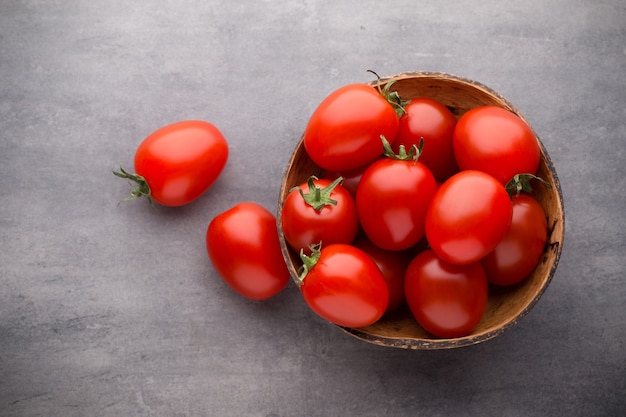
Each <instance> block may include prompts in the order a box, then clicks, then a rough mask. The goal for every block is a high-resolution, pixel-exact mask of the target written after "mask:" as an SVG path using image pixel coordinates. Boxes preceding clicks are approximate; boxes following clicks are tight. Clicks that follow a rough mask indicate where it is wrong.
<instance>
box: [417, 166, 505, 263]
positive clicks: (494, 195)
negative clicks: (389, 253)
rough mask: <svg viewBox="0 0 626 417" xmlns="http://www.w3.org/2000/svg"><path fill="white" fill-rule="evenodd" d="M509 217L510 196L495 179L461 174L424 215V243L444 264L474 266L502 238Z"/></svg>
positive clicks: (478, 173) (441, 189)
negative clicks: (425, 240) (425, 242)
mask: <svg viewBox="0 0 626 417" xmlns="http://www.w3.org/2000/svg"><path fill="white" fill-rule="evenodd" d="M512 214H513V207H512V205H511V199H510V198H509V194H508V193H507V191H506V189H505V188H504V186H503V185H502V184H500V183H499V182H498V181H497V180H496V179H495V178H494V177H492V176H491V175H489V174H486V173H484V172H481V171H473V170H468V171H461V172H459V173H458V174H455V175H453V176H452V177H450V178H449V179H448V180H447V181H446V182H444V183H443V184H442V185H441V186H440V187H439V189H438V190H437V192H436V193H435V196H434V197H433V199H432V201H431V203H430V206H429V208H428V212H427V214H426V239H427V240H428V243H429V244H430V246H431V248H432V249H433V251H435V253H436V254H437V255H438V256H439V257H440V258H441V259H443V260H444V261H446V262H449V263H452V264H458V265H462V264H469V263H473V262H477V261H479V260H480V259H481V258H483V257H484V256H486V255H487V254H488V253H489V252H491V251H492V250H493V249H494V248H495V247H496V246H497V245H498V243H500V241H501V240H502V239H503V238H504V236H505V235H506V233H507V231H508V230H509V226H510V225H511V217H512Z"/></svg>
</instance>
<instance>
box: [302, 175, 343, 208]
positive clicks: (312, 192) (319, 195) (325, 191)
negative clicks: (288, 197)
mask: <svg viewBox="0 0 626 417" xmlns="http://www.w3.org/2000/svg"><path fill="white" fill-rule="evenodd" d="M317 179H319V178H317V177H316V176H314V175H312V176H310V177H309V180H308V186H309V192H308V193H306V194H305V193H304V191H302V188H300V187H294V188H292V189H291V191H295V190H298V191H299V192H300V195H301V196H302V198H303V199H304V201H305V202H306V203H307V204H308V205H309V206H311V207H313V209H314V210H315V211H318V212H319V211H320V210H321V209H323V208H324V207H326V206H328V205H333V206H336V205H337V200H333V199H332V198H330V195H331V193H332V192H333V190H334V189H335V188H336V187H337V186H338V185H339V184H341V182H342V181H343V177H339V178H337V179H336V180H334V181H333V182H332V183H330V184H329V185H327V186H326V187H324V188H322V187H320V186H319V185H317V184H315V180H317Z"/></svg>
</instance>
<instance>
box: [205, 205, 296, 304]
mask: <svg viewBox="0 0 626 417" xmlns="http://www.w3.org/2000/svg"><path fill="white" fill-rule="evenodd" d="M206 247H207V253H208V255H209V259H210V260H211V262H212V263H213V266H214V267H215V269H216V271H217V272H218V274H219V275H220V277H221V278H222V279H223V280H224V281H225V282H226V283H227V284H228V285H229V286H230V287H231V288H232V289H233V290H235V291H236V292H237V293H239V294H240V295H242V296H244V297H247V298H250V299H252V300H265V299H268V298H270V297H272V296H274V295H276V294H277V293H279V292H280V291H281V290H282V289H283V288H284V287H285V285H287V282H288V281H289V277H290V275H289V270H288V269H287V265H286V263H285V261H284V259H283V255H282V252H281V248H280V243H279V240H278V230H277V228H276V218H275V217H274V215H273V214H272V213H270V212H269V211H268V210H267V209H266V208H265V207H263V206H260V205H259V204H256V203H252V202H242V203H239V204H237V205H235V206H234V207H232V208H230V209H228V210H226V211H225V212H223V213H221V214H218V215H217V216H216V217H214V218H213V220H212V221H211V223H210V224H209V227H208V228H207V232H206Z"/></svg>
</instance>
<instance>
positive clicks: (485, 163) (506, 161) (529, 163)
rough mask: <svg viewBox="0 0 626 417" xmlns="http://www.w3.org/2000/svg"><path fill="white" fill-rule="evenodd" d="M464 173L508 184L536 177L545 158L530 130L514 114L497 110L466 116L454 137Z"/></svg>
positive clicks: (486, 109) (481, 110) (491, 108)
mask: <svg viewBox="0 0 626 417" xmlns="http://www.w3.org/2000/svg"><path fill="white" fill-rule="evenodd" d="M453 146H454V155H455V157H456V161H457V163H458V164H459V168H460V169H461V170H468V169H476V170H479V171H483V172H486V173H488V174H491V175H492V176H494V177H495V178H496V179H497V180H498V181H500V183H502V184H506V183H507V182H509V180H510V179H511V178H513V176H514V175H515V174H520V173H528V174H535V173H536V172H537V168H538V167H539V159H540V157H541V155H540V150H539V142H538V141H537V137H536V136H535V133H534V132H533V131H532V129H531V128H530V126H528V124H527V123H526V122H524V121H523V120H522V119H521V118H519V117H518V116H517V115H515V114H514V113H512V112H510V111H508V110H505V109H502V108H500V107H495V106H482V107H477V108H474V109H472V110H470V111H468V112H467V113H465V114H463V116H461V118H460V119H459V121H458V122H457V124H456V127H455V129H454V137H453Z"/></svg>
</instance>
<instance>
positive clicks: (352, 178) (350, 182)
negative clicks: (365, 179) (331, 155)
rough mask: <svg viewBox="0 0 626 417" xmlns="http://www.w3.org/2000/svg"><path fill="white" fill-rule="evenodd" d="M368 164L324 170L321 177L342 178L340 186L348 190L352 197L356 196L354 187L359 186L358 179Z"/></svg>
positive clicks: (359, 179)
mask: <svg viewBox="0 0 626 417" xmlns="http://www.w3.org/2000/svg"><path fill="white" fill-rule="evenodd" d="M369 166H370V164H366V165H363V166H360V167H356V168H353V169H348V170H343V171H324V172H323V173H322V178H325V179H329V180H336V179H337V178H339V177H341V178H343V181H342V182H341V186H342V187H343V188H345V189H346V190H348V192H350V194H351V195H352V197H353V198H356V189H357V187H358V186H359V181H361V177H362V176H363V173H364V172H365V170H366V169H367V168H369Z"/></svg>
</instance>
